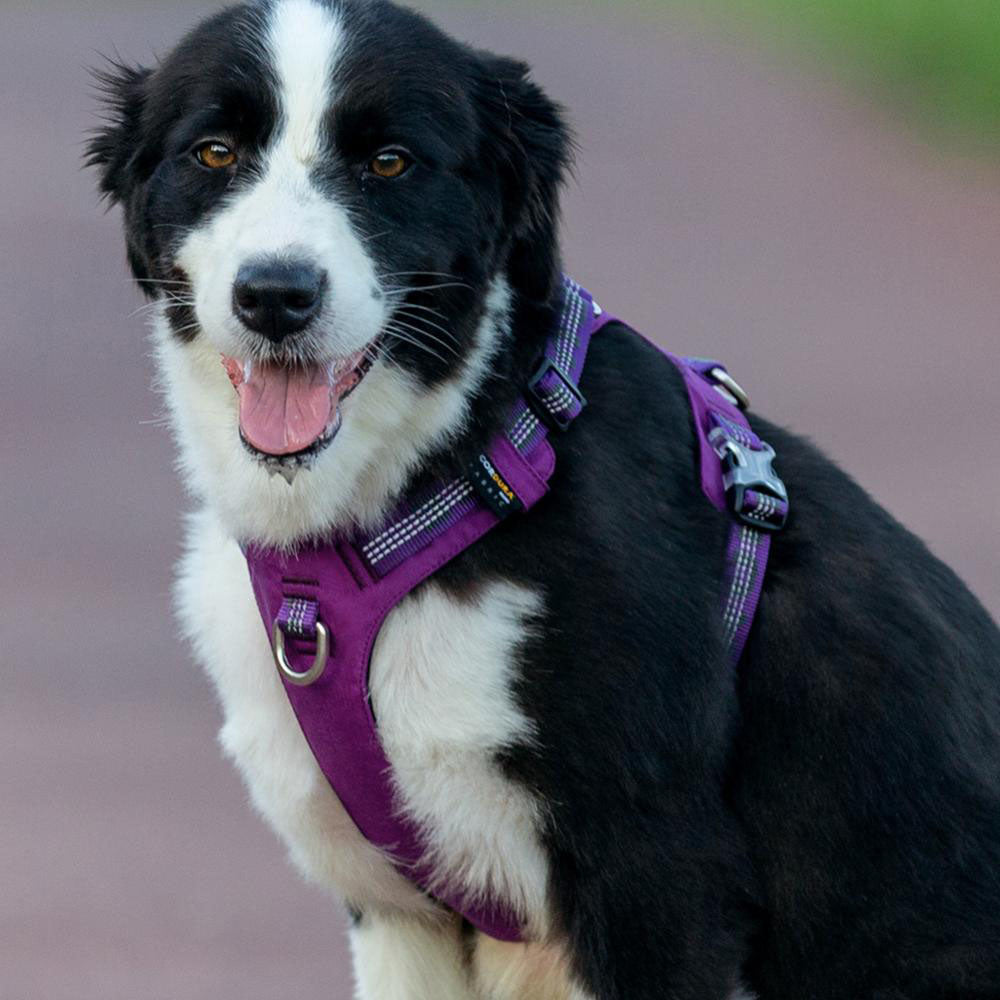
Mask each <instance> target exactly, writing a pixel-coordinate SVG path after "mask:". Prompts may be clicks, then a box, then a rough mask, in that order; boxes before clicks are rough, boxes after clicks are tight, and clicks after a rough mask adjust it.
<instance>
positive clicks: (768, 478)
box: [708, 427, 788, 531]
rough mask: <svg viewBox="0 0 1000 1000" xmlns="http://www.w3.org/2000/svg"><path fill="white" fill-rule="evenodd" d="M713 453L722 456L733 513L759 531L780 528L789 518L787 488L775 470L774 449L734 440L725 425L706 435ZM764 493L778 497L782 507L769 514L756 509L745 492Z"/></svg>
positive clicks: (727, 495) (723, 475)
mask: <svg viewBox="0 0 1000 1000" xmlns="http://www.w3.org/2000/svg"><path fill="white" fill-rule="evenodd" d="M708 439H709V441H710V442H711V443H712V447H713V448H715V452H716V454H717V455H718V456H719V458H720V459H721V460H722V485H723V486H724V487H725V490H726V497H727V499H728V500H729V505H730V507H731V508H732V511H733V513H734V514H735V515H736V516H737V517H738V518H739V519H740V520H741V521H743V522H744V523H746V524H749V525H751V526H752V527H754V528H759V529H760V530H762V531H780V530H781V529H782V528H783V527H784V526H785V522H786V521H787V519H788V510H787V505H788V490H787V489H786V488H785V484H784V482H783V481H782V479H781V477H780V476H779V475H778V474H777V473H776V472H775V471H774V465H773V462H774V458H775V451H774V449H773V448H772V447H771V446H770V445H769V444H766V443H765V442H763V441H762V442H761V446H760V448H759V449H758V448H751V447H749V446H748V445H745V444H743V442H742V441H737V440H736V439H735V438H734V437H733V436H732V435H731V434H730V433H728V432H727V431H726V429H725V428H724V427H716V428H714V429H713V430H712V432H711V433H710V434H709V436H708ZM751 491H752V492H754V493H759V494H763V495H764V496H769V497H772V498H773V499H775V500H780V501H781V502H782V503H783V504H784V505H785V510H784V511H780V510H779V509H777V508H775V509H774V510H772V511H771V512H770V514H771V518H770V519H768V518H766V517H763V516H761V515H760V514H759V513H757V512H756V504H755V505H754V506H753V507H752V508H751V507H749V505H748V504H747V501H746V494H747V493H748V492H751Z"/></svg>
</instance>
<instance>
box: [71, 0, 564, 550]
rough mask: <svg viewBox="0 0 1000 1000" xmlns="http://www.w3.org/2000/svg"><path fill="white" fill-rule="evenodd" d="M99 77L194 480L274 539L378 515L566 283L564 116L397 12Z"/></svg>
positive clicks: (104, 161) (108, 164)
mask: <svg viewBox="0 0 1000 1000" xmlns="http://www.w3.org/2000/svg"><path fill="white" fill-rule="evenodd" d="M102 82H103V85H104V88H105V91H106V96H107V107H108V109H109V114H108V118H107V122H106V125H105V126H104V127H102V128H101V129H100V130H99V131H98V133H97V134H96V135H95V137H94V139H93V140H92V142H91V145H90V150H89V152H90V161H91V162H92V163H93V164H94V165H96V166H97V167H98V168H99V170H100V174H101V187H102V190H103V192H104V193H105V194H106V195H107V196H108V197H109V198H110V199H112V200H113V201H115V202H120V203H121V204H122V205H123V206H124V210H125V228H126V239H127V246H128V255H129V261H130V263H131V266H132V269H133V271H134V273H135V276H136V278H137V280H138V281H139V282H140V284H141V286H142V287H143V289H144V291H145V292H146V294H147V295H148V296H150V297H151V298H152V299H153V300H154V306H153V311H154V315H155V317H156V322H155V324H154V326H155V332H156V338H157V345H158V354H159V359H160V364H161V376H162V380H163V383H164V388H165V391H166V395H167V399H168V403H169V405H170V409H171V411H172V414H173V417H174V422H175V427H176V429H177V434H178V439H179V442H180V445H181V452H182V458H183V461H184V464H185V466H186V467H187V469H188V471H189V472H190V474H191V480H192V483H193V485H194V487H195V489H196V490H198V491H199V492H201V493H202V494H205V495H207V497H208V498H209V499H210V500H211V501H212V502H213V503H214V504H215V505H216V506H217V507H218V508H219V509H220V511H221V512H222V514H223V516H225V517H226V518H227V520H228V521H229V522H230V525H231V527H232V528H233V530H234V531H236V532H237V533H238V534H240V535H241V536H243V537H247V538H254V539H259V540H262V541H270V542H278V543H287V542H292V541H294V540H295V539H296V538H298V537H301V536H303V535H306V534H310V533H315V532H318V531H322V530H324V529H326V528H329V527H331V526H335V525H338V524H343V523H344V522H345V521H346V520H348V519H354V520H368V519H371V518H374V517H377V516H378V514H379V513H380V512H381V509H382V507H383V506H384V504H385V503H386V502H387V501H389V500H390V499H391V497H392V495H393V493H394V492H395V491H398V490H399V489H400V488H401V487H402V486H403V485H404V483H405V482H406V480H407V479H408V477H409V476H411V475H412V474H413V473H414V472H415V470H416V469H417V468H418V466H419V464H420V462H421V461H422V460H423V459H424V458H426V457H427V456H428V455H430V454H431V453H433V452H434V451H435V450H436V449H437V450H439V449H441V448H443V447H446V446H447V444H448V442H449V440H451V439H453V438H454V436H455V435H457V434H459V433H461V431H462V429H463V428H464V427H465V426H466V425H467V423H468V422H469V420H470V418H471V416H472V414H473V411H474V408H475V401H476V400H477V399H481V398H483V397H484V396H488V395H489V394H490V393H491V392H492V391H494V387H495V385H498V384H500V382H499V380H498V381H497V382H496V383H491V382H490V379H489V375H490V373H491V372H492V371H495V370H496V369H497V366H498V365H499V368H500V369H501V374H503V372H502V368H503V364H502V360H501V359H502V357H503V356H504V355H505V354H506V353H509V352H510V347H511V345H510V343H509V341H510V340H511V337H512V335H511V332H510V329H511V315H512V312H513V310H514V309H515V308H520V306H521V304H522V303H528V302H534V303H537V304H540V305H542V304H547V303H549V302H550V300H551V299H552V297H553V295H554V293H555V291H556V287H557V284H558V258H557V250H556V240H555V233H554V227H555V217H556V214H557V211H556V206H557V195H558V187H559V184H560V181H561V178H562V174H563V170H564V167H565V164H566V159H567V147H568V142H567V137H566V132H565V129H564V127H563V124H562V122H561V120H560V116H559V114H558V111H557V109H556V108H555V106H554V105H553V104H552V103H551V102H550V101H549V100H548V99H547V98H546V97H545V96H544V95H543V94H542V92H541V91H540V90H539V89H538V88H537V87H536V86H535V85H534V84H533V83H532V82H531V81H530V80H529V79H528V75H527V68H526V67H525V66H524V65H523V64H522V63H519V62H516V61H513V60H509V59H504V58H498V57H496V56H492V55H488V54H486V53H482V52H478V51H475V50H473V49H470V48H468V47H466V46H463V45H461V44H459V43H457V42H454V41H452V40H451V39H450V38H448V37H447V36H445V35H444V34H442V33H441V32H440V31H439V30H437V29H436V28H435V27H433V26H432V25H431V24H429V23H428V22H427V21H426V20H424V19H423V18H422V17H420V16H419V15H416V14H414V13H412V12H410V11H407V10H405V9H402V8H399V7H396V6H394V5H393V4H391V3H387V2H383V0H271V2H262V3H251V4H246V5H242V6H237V7H233V8H230V9H228V10H226V11H223V12H222V13H220V14H218V15H217V16H215V17H213V18H211V19H210V20H208V21H207V22H205V23H203V24H202V25H200V26H199V27H198V28H196V29H195V30H194V31H193V32H192V33H191V34H190V35H188V36H187V37H186V38H185V39H184V40H183V41H182V42H181V44H180V45H179V46H178V47H177V48H176V49H175V50H174V51H173V52H172V53H171V54H170V55H169V56H168V57H167V58H166V59H165V60H164V61H163V62H162V64H160V65H159V66H158V68H156V69H155V70H148V69H140V68H129V67H125V66H114V67H112V69H111V70H110V71H108V72H107V73H105V74H103V76H102ZM542 335H544V331H540V332H539V336H542Z"/></svg>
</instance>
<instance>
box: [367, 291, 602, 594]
mask: <svg viewBox="0 0 1000 1000" xmlns="http://www.w3.org/2000/svg"><path fill="white" fill-rule="evenodd" d="M591 310H592V306H591V303H590V299H589V296H586V295H585V294H584V293H583V290H582V289H581V288H580V286H579V285H578V284H577V283H576V282H575V281H573V279H572V278H569V277H565V278H564V279H563V308H562V312H561V314H560V318H559V328H558V331H557V333H556V335H555V336H554V337H550V338H549V339H548V340H547V342H546V346H545V359H546V360H547V361H549V362H551V363H552V364H554V365H557V366H558V368H559V369H560V370H561V371H562V372H563V373H564V374H565V375H566V376H567V377H568V378H569V379H570V380H571V381H572V384H573V386H575V385H576V382H577V381H578V380H579V378H580V376H581V374H582V373H583V365H584V362H585V360H586V356H587V347H588V343H589V337H585V336H581V330H582V328H583V326H584V323H585V322H586V321H587V318H588V316H590V314H591ZM536 398H537V399H539V401H540V402H542V404H543V405H544V406H545V407H546V409H547V410H549V412H550V413H551V414H552V415H553V417H555V418H557V419H558V420H561V421H565V422H569V421H571V420H573V419H574V418H575V417H576V416H578V415H579V413H580V411H581V410H582V409H583V406H582V403H581V401H580V399H579V398H578V397H577V396H574V395H573V393H572V391H571V389H570V387H568V386H567V385H566V381H565V379H564V378H562V377H561V376H560V375H559V374H558V373H557V372H555V371H553V370H551V369H550V370H549V371H548V372H547V373H546V375H545V377H544V378H543V379H542V380H541V381H540V383H539V385H538V387H537V391H536ZM547 433H548V429H547V428H546V426H545V425H544V424H543V423H542V421H541V420H540V419H539V418H538V415H537V414H536V413H535V412H534V411H533V410H532V409H531V408H530V407H529V406H528V404H527V403H526V402H525V400H524V398H523V397H521V396H519V397H518V399H517V401H516V402H515V403H514V406H513V408H512V410H511V413H510V416H509V417H508V419H507V421H506V424H505V426H504V435H505V436H506V438H507V440H508V441H509V442H510V443H511V444H512V445H513V447H514V448H515V449H516V451H517V452H518V453H519V454H521V455H523V456H528V455H530V454H532V452H533V451H534V450H535V448H536V447H537V446H538V445H539V443H540V442H541V441H542V440H543V439H544V438H545V437H546V435H547ZM482 506H483V504H482V503H481V501H480V499H479V497H478V496H477V494H476V491H475V489H474V487H473V485H472V482H471V481H470V479H469V478H468V477H465V476H463V477H461V478H458V479H455V480H452V481H451V482H449V483H445V484H441V483H439V484H436V485H435V486H432V487H431V488H430V489H429V490H428V491H425V492H424V493H423V494H422V495H421V496H420V498H419V499H418V500H416V501H412V502H409V503H407V504H406V505H404V506H403V507H401V508H399V509H397V510H396V512H395V514H394V515H393V517H392V518H391V519H390V520H389V521H388V522H387V523H386V524H384V525H383V526H382V527H381V528H379V530H378V531H377V532H376V533H375V534H374V535H371V536H369V537H367V538H364V539H362V541H361V542H360V544H359V546H358V549H359V552H360V554H361V557H362V559H363V560H364V562H365V564H366V565H367V566H368V568H369V569H370V570H371V571H372V572H373V573H374V574H375V575H376V576H378V577H382V576H385V575H386V574H387V573H389V572H391V571H392V570H393V569H395V568H396V567H398V566H400V565H401V564H402V563H404V562H405V561H406V560H407V559H408V558H409V557H410V556H411V555H413V554H414V553H415V552H419V551H420V550H421V549H423V548H425V547H426V546H427V545H429V544H430V542H432V541H433V540H434V539H435V538H438V537H440V536H441V535H442V534H443V533H444V532H445V531H447V530H448V529H449V528H450V527H451V526H452V525H453V524H455V523H456V522H457V521H458V520H460V519H461V518H463V517H465V516H466V515H467V514H469V513H470V512H472V511H474V510H478V509H481V508H482Z"/></svg>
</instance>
